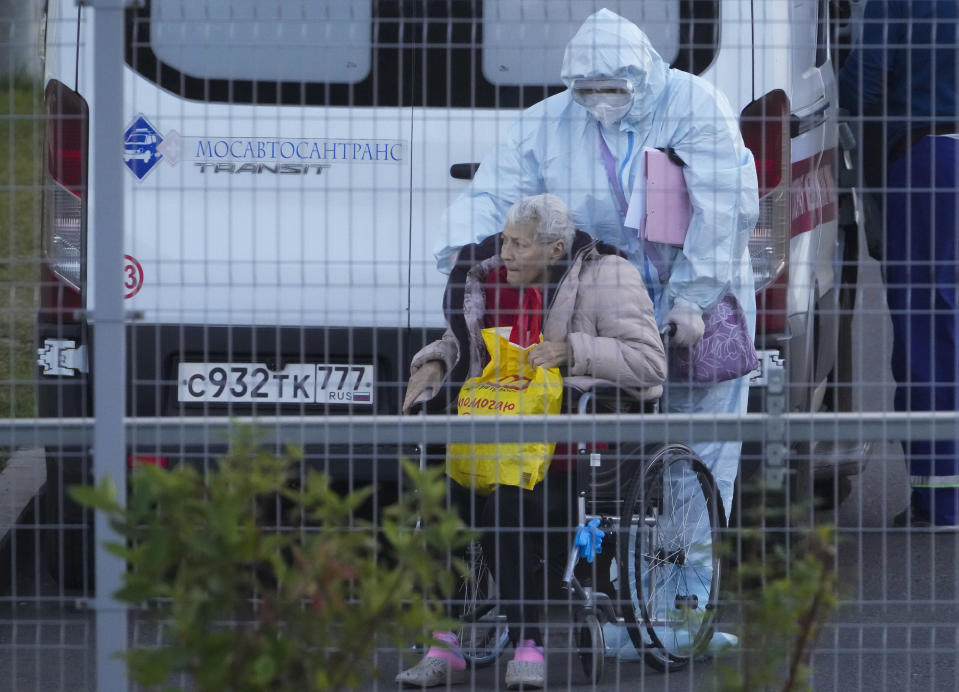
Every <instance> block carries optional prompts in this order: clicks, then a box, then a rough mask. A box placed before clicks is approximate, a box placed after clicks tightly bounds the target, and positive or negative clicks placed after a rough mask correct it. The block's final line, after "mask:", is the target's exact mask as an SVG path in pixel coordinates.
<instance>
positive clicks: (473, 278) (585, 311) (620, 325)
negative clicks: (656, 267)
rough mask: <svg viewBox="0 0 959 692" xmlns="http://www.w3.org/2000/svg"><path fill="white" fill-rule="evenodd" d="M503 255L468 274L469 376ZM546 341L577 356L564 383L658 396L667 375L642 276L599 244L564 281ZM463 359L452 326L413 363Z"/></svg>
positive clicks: (476, 363) (478, 363)
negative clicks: (492, 278)
mask: <svg viewBox="0 0 959 692" xmlns="http://www.w3.org/2000/svg"><path fill="white" fill-rule="evenodd" d="M500 264H501V261H500V259H499V256H495V257H491V258H489V259H487V260H484V261H481V262H479V263H477V264H476V265H474V266H473V267H472V268H471V269H470V271H469V273H468V274H467V278H466V285H465V291H464V299H463V312H464V316H465V318H466V323H467V326H468V329H469V345H468V348H469V351H470V353H469V354H468V357H469V359H470V360H469V362H470V367H469V376H470V377H475V376H477V375H479V374H480V373H481V372H482V369H483V362H484V360H485V358H484V357H483V355H484V353H485V346H484V345H483V338H482V336H481V331H482V328H483V324H484V322H483V315H484V314H485V310H486V304H485V300H484V293H483V284H484V281H485V279H486V276H487V275H488V274H489V272H491V271H492V270H494V269H496V268H497V267H499V266H500ZM543 338H544V340H546V341H567V342H569V344H570V346H571V347H572V354H573V358H572V362H571V363H570V364H569V365H568V366H567V373H566V374H567V377H566V382H567V383H568V384H570V385H572V386H574V387H577V388H581V389H588V388H589V387H590V386H591V385H592V384H594V383H596V382H597V381H600V382H604V383H608V382H611V383H615V384H617V385H619V386H620V387H626V388H628V389H631V390H634V391H635V390H642V392H643V398H651V397H654V396H658V394H659V393H660V392H661V391H662V390H661V385H662V383H663V381H664V380H665V379H666V354H665V352H664V350H663V343H662V339H661V338H660V335H659V330H658V329H657V327H656V321H655V319H654V317H653V304H652V301H651V300H650V299H649V295H648V294H647V292H646V285H645V283H644V282H643V277H642V275H641V274H640V273H639V272H638V271H637V270H636V268H635V267H633V265H631V264H630V263H629V262H628V261H627V260H625V259H623V258H622V257H619V256H618V255H609V254H601V253H600V252H599V251H597V250H596V248H595V245H590V246H588V247H586V248H584V249H583V250H581V251H580V252H579V254H578V255H577V256H576V258H575V259H574V261H573V264H572V266H571V267H570V269H569V271H568V272H567V273H566V274H565V276H564V277H563V279H562V280H561V281H560V283H559V285H558V287H557V289H556V292H555V294H554V297H553V299H552V301H551V304H550V306H549V308H548V311H547V313H546V318H545V320H544V323H543ZM460 357H461V354H460V345H459V343H458V342H457V340H456V338H455V336H454V335H453V333H452V331H451V330H449V329H447V331H446V333H445V334H444V335H443V337H442V338H441V339H439V340H437V341H434V342H433V343H431V344H427V345H426V346H424V347H423V348H422V349H421V350H420V351H419V352H418V353H417V354H416V355H415V356H414V357H413V362H412V364H411V366H410V369H411V371H413V372H416V371H417V370H418V369H419V368H420V367H421V366H422V364H423V363H425V362H427V361H429V360H439V361H441V362H442V363H443V364H444V365H445V367H446V370H445V371H446V372H447V373H448V372H450V370H452V368H453V366H454V365H455V364H456V363H457V361H458V359H459V358H460Z"/></svg>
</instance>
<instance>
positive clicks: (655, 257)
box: [596, 122, 669, 285]
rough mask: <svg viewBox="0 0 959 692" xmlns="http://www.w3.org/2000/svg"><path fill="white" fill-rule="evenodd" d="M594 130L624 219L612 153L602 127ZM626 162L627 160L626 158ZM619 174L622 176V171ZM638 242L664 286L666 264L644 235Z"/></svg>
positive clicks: (667, 276) (623, 202)
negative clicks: (641, 244) (641, 243)
mask: <svg viewBox="0 0 959 692" xmlns="http://www.w3.org/2000/svg"><path fill="white" fill-rule="evenodd" d="M596 128H597V133H598V134H599V153H600V155H601V156H602V159H603V168H605V169H606V178H607V179H608V180H609V187H610V189H611V190H612V191H613V198H614V199H615V200H616V206H617V207H618V208H619V215H620V219H625V218H626V209H627V207H628V206H629V205H628V204H627V202H626V195H625V194H624V193H623V186H622V184H621V183H620V180H619V176H617V175H616V161H615V159H614V158H613V154H612V152H611V151H610V150H609V146H608V145H607V144H606V139H605V138H604V137H603V130H602V126H601V125H600V124H599V123H598V122H597V123H596ZM631 149H632V139H630V150H631ZM626 160H627V161H628V160H629V159H628V156H627V159H626ZM625 167H626V161H623V169H625ZM620 174H622V170H621V171H620ZM640 240H642V242H643V254H644V255H645V256H646V257H647V258H649V261H650V262H652V263H653V266H654V267H656V273H657V274H659V282H660V284H663V285H665V284H666V283H667V282H668V281H669V271H668V270H667V269H666V263H665V261H663V257H662V255H660V254H659V250H657V249H656V247H655V245H653V243H647V242H646V236H645V234H642V235H641V236H640ZM646 269H647V271H646V278H647V282H646V283H647V285H648V284H649V281H648V279H649V268H648V267H647V268H646Z"/></svg>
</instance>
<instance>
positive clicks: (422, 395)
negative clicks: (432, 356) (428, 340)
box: [403, 360, 446, 413]
mask: <svg viewBox="0 0 959 692" xmlns="http://www.w3.org/2000/svg"><path fill="white" fill-rule="evenodd" d="M445 374H446V368H445V367H444V366H443V364H442V363H441V362H440V361H438V360H428V361H426V362H425V363H423V365H422V366H420V369H419V370H417V371H416V372H414V373H413V374H412V375H410V383H409V384H408V385H406V397H405V398H404V399H403V413H409V412H410V409H411V408H413V406H414V405H415V404H421V403H424V402H427V401H429V400H430V399H432V398H433V397H434V396H436V393H437V392H439V390H440V386H441V385H442V384H443V375H445Z"/></svg>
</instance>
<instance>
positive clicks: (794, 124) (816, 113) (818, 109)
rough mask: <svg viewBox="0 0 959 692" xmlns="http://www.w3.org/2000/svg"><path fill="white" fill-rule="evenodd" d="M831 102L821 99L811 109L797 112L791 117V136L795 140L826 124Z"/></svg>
mask: <svg viewBox="0 0 959 692" xmlns="http://www.w3.org/2000/svg"><path fill="white" fill-rule="evenodd" d="M829 105H830V104H829V101H826V100H825V99H820V100H819V101H817V102H816V103H814V104H813V105H812V106H811V107H809V108H807V109H804V110H802V111H796V112H795V113H793V114H791V115H790V116H789V136H790V138H793V139H795V138H796V137H798V136H799V135H801V134H803V133H805V132H809V131H810V130H813V129H815V128H817V127H819V126H820V125H822V124H823V123H824V122H826V116H827V115H828V113H827V111H828V110H829Z"/></svg>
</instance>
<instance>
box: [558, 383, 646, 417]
mask: <svg viewBox="0 0 959 692" xmlns="http://www.w3.org/2000/svg"><path fill="white" fill-rule="evenodd" d="M563 385H564V388H565V389H566V394H567V397H566V398H567V401H569V403H570V409H571V411H572V412H579V413H649V412H652V411H654V410H655V409H656V404H657V402H658V401H659V398H660V397H661V396H662V394H663V388H662V386H661V385H657V386H655V387H644V388H642V389H638V388H635V387H626V386H624V385H620V384H617V383H615V382H610V381H608V380H597V379H594V378H580V377H567V378H566V379H565V380H563Z"/></svg>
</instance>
